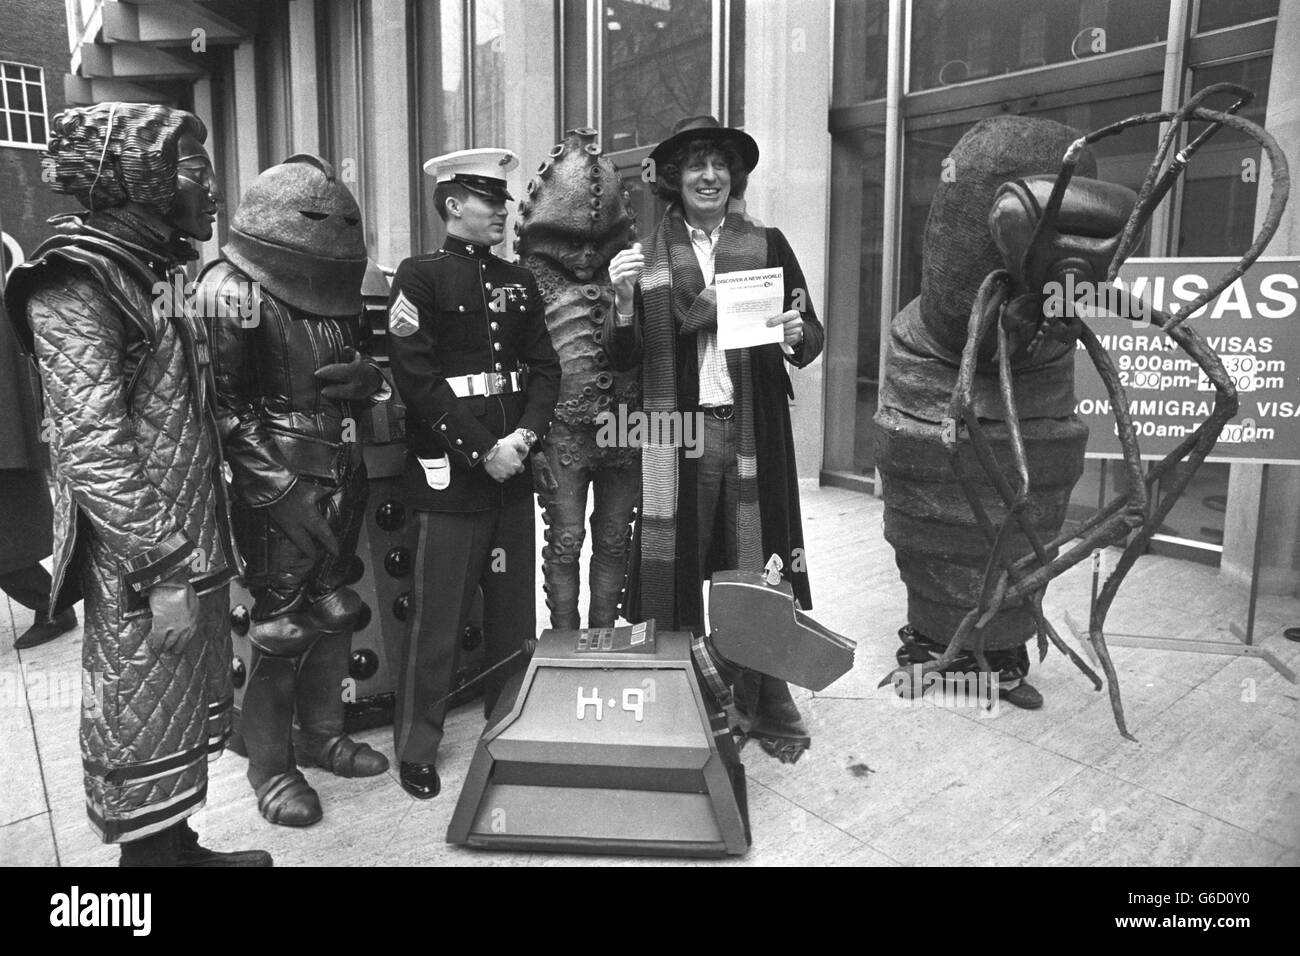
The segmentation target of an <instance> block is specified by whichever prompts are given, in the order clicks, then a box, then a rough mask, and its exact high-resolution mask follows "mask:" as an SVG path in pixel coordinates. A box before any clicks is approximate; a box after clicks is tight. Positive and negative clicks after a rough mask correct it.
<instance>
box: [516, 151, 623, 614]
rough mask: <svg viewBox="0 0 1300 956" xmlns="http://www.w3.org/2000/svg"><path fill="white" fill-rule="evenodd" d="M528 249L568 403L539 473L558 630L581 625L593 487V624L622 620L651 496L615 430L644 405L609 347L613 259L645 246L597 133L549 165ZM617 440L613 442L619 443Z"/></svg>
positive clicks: (531, 187) (531, 210)
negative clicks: (632, 555) (643, 511)
mask: <svg viewBox="0 0 1300 956" xmlns="http://www.w3.org/2000/svg"><path fill="white" fill-rule="evenodd" d="M516 230H517V231H518V232H519V240H518V241H517V243H516V250H517V251H518V252H519V253H520V256H521V259H520V264H521V265H523V266H524V267H525V268H527V269H528V270H529V271H530V272H532V274H533V276H534V277H535V278H536V279H537V284H538V287H539V288H540V289H541V292H542V295H543V297H544V298H545V300H546V326H547V329H548V330H549V331H550V335H551V342H552V344H553V345H554V346H555V351H556V353H557V354H558V355H559V358H560V368H561V379H560V395H559V399H558V401H557V402H556V405H555V423H554V425H553V426H552V428H551V430H550V433H549V434H548V435H547V436H546V441H545V443H544V445H543V454H544V456H545V459H546V463H547V465H549V468H548V469H547V471H548V472H549V475H550V476H553V480H550V479H548V476H547V475H546V474H544V473H543V472H542V470H541V469H538V470H537V477H538V479H539V480H538V482H537V493H538V498H539V500H540V501H541V504H542V507H543V509H544V511H543V519H544V521H545V522H546V532H545V536H546V545H545V547H544V548H543V549H542V561H543V563H542V573H543V576H544V578H545V588H546V604H547V607H549V608H550V609H551V626H552V627H556V628H566V629H573V628H577V627H578V626H579V624H580V617H579V612H578V592H579V587H580V578H581V569H580V566H579V559H580V556H581V553H582V546H583V542H584V541H585V539H586V508H587V494H588V489H591V491H592V493H593V494H594V496H595V502H594V509H593V511H592V516H591V529H592V556H591V573H590V576H589V579H588V589H589V597H590V603H589V605H588V612H587V623H588V625H589V626H591V627H608V626H610V625H612V624H613V623H614V621H615V619H616V618H617V616H618V605H619V601H620V592H621V590H622V588H623V582H624V578H625V576H626V573H627V548H628V540H629V537H630V533H631V523H632V520H633V517H634V513H635V509H636V505H637V501H638V498H639V494H640V453H639V449H638V448H636V447H630V446H629V444H628V443H626V442H619V441H618V440H617V436H616V435H615V434H614V429H612V428H611V427H610V425H609V424H606V423H607V422H608V423H612V422H613V421H615V420H617V419H618V418H619V416H620V415H621V416H622V419H623V420H626V417H627V415H628V413H631V412H633V411H635V410H637V409H638V408H639V407H640V368H639V366H636V367H632V368H630V369H626V370H622V371H616V370H614V369H612V368H611V367H610V362H609V358H608V356H607V355H606V354H605V348H604V343H603V339H604V324H605V321H606V319H607V318H608V316H609V314H610V311H611V310H612V309H613V308H614V295H613V291H612V290H611V288H610V285H609V272H608V267H609V261H610V259H611V258H612V257H613V255H614V254H615V253H616V252H618V251H619V250H620V249H623V248H625V247H626V246H627V244H628V243H629V242H631V241H632V239H634V238H635V233H636V229H635V224H634V221H633V215H632V211H631V203H630V199H629V196H628V193H627V190H626V189H624V188H623V184H622V182H621V181H620V180H619V176H618V172H617V170H616V169H615V168H614V164H613V163H612V162H610V161H609V160H608V159H606V158H604V157H603V156H602V155H601V151H600V146H599V145H598V144H597V142H596V131H595V130H593V129H577V130H570V131H569V132H568V133H567V135H566V136H565V139H564V142H562V143H559V144H557V145H556V146H555V147H554V148H553V149H552V150H551V151H550V155H549V156H548V158H547V159H546V160H544V161H543V162H542V164H541V166H540V168H539V169H538V171H537V175H536V176H535V177H534V178H533V179H532V181H531V182H529V184H528V198H527V199H526V200H525V201H524V202H522V203H520V204H519V222H518V223H517V224H516ZM611 438H613V440H610V439H611Z"/></svg>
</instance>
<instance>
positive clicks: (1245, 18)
mask: <svg viewBox="0 0 1300 956" xmlns="http://www.w3.org/2000/svg"><path fill="white" fill-rule="evenodd" d="M1277 8H1278V0H1201V6H1200V13H1199V15H1198V16H1197V20H1196V32H1198V33H1205V32H1206V31H1208V30H1218V29H1221V28H1223V27H1230V26H1234V25H1236V24H1238V23H1249V22H1250V21H1252V20H1262V19H1263V18H1264V17H1275V16H1277Z"/></svg>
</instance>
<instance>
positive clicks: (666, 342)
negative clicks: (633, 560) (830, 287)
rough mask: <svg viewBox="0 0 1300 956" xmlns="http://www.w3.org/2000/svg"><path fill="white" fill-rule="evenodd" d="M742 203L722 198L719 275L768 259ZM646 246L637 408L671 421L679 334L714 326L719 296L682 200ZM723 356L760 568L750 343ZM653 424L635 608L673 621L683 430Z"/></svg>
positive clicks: (741, 507)
mask: <svg viewBox="0 0 1300 956" xmlns="http://www.w3.org/2000/svg"><path fill="white" fill-rule="evenodd" d="M742 209H743V206H742V204H741V203H739V202H738V201H737V200H734V199H733V200H731V201H730V202H729V203H728V204H727V217H726V219H725V220H724V222H723V225H722V233H721V235H720V236H719V237H718V243H717V246H716V248H715V250H714V252H715V257H714V262H715V266H716V268H715V275H721V274H723V273H725V272H738V271H742V270H748V269H761V268H763V267H764V266H765V265H766V264H767V234H766V232H765V231H764V230H763V229H762V228H760V227H758V226H755V225H754V224H753V223H752V222H750V221H749V220H747V219H746V218H745V216H744V213H743V212H742ZM645 254H646V267H645V271H644V272H643V273H642V276H641V301H642V308H643V316H644V324H643V326H642V330H643V331H642V335H643V341H644V353H643V354H644V358H643V362H642V382H643V383H644V384H643V387H642V395H643V408H644V409H645V411H646V413H647V415H648V416H649V420H650V421H651V422H655V421H676V420H677V419H678V415H677V413H679V412H680V411H681V409H679V408H678V407H677V362H676V356H677V351H676V350H677V343H678V336H679V335H681V334H683V333H685V334H688V335H689V334H690V333H697V332H702V331H713V332H716V331H717V328H718V315H717V299H716V297H715V294H714V290H713V288H712V287H709V288H705V286H704V274H703V273H702V272H701V271H700V264H699V262H698V261H697V260H696V258H695V253H694V251H693V250H692V249H691V242H690V237H689V236H688V235H687V232H686V223H685V220H684V219H683V218H682V211H681V208H680V206H678V205H676V204H674V205H672V206H670V207H669V208H668V211H667V212H666V213H665V214H664V217H663V219H662V220H661V221H660V223H659V227H658V229H656V230H655V233H654V235H653V236H652V237H651V239H650V244H649V247H648V248H647V249H646V253H645ZM691 341H692V345H693V344H694V340H693V339H692V340H691ZM691 351H692V354H691V356H690V359H691V360H694V358H695V355H694V348H692V350H691ZM726 355H727V371H728V372H729V373H730V375H731V381H732V384H733V387H734V388H735V392H736V395H735V399H734V401H735V406H736V428H737V438H738V441H737V449H736V467H737V471H738V472H739V477H740V493H739V503H738V509H737V515H736V538H737V540H736V555H737V567H738V568H740V569H751V570H760V569H761V568H762V567H763V528H762V522H761V520H760V518H759V508H758V458H757V453H756V447H755V442H754V390H753V375H752V368H751V362H750V356H749V350H748V349H732V350H729V351H728V352H727V353H726ZM656 413H659V416H660V417H656ZM649 431H650V432H651V434H650V437H649V440H648V441H647V442H646V443H645V444H644V445H643V446H642V449H641V476H642V503H641V614H642V616H643V617H645V618H649V617H655V618H658V619H659V620H661V621H673V620H675V611H676V609H677V602H676V600H675V598H676V589H675V587H674V584H675V580H676V575H675V572H676V560H677V559H676V551H677V526H676V519H677V498H678V494H677V493H678V465H679V457H678V456H679V453H680V451H681V437H682V429H681V428H680V427H677V428H674V429H673V430H672V433H671V434H664V433H663V432H662V431H660V430H658V429H654V428H651V429H650V430H649ZM694 519H695V516H694V515H689V516H687V520H691V521H693V520H694ZM703 571H704V569H703V568H701V569H700V572H701V573H703ZM688 623H694V622H688Z"/></svg>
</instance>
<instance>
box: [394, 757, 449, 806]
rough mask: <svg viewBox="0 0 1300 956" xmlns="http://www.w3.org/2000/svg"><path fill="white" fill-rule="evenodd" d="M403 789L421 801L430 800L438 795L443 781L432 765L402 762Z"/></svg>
mask: <svg viewBox="0 0 1300 956" xmlns="http://www.w3.org/2000/svg"><path fill="white" fill-rule="evenodd" d="M401 777H402V789H403V790H405V791H406V792H407V793H409V794H410V795H411V796H413V797H416V798H417V799H419V800H428V799H430V798H432V797H436V796H437V795H438V791H439V790H441V789H442V781H441V780H439V779H438V771H437V770H435V769H434V766H433V764H431V763H407V762H406V761H402V772H401Z"/></svg>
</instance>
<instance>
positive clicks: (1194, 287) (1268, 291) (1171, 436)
mask: <svg viewBox="0 0 1300 956" xmlns="http://www.w3.org/2000/svg"><path fill="white" fill-rule="evenodd" d="M1235 261H1236V260H1235V259H1229V258H1206V259H1130V260H1129V261H1128V262H1126V263H1125V264H1124V266H1123V267H1122V268H1121V269H1120V273H1119V276H1118V277H1117V278H1116V279H1115V281H1114V283H1112V284H1111V286H1112V287H1113V288H1117V289H1122V290H1124V291H1126V292H1127V293H1128V294H1129V295H1128V296H1115V295H1112V294H1110V293H1111V292H1112V291H1113V288H1107V287H1101V288H1099V289H1096V290H1093V289H1090V288H1084V287H1080V288H1076V289H1070V290H1066V292H1067V294H1068V295H1070V296H1073V303H1074V305H1073V306H1071V307H1075V308H1077V309H1078V313H1077V314H1079V315H1081V316H1083V317H1084V319H1085V321H1086V322H1087V323H1088V325H1089V326H1090V327H1091V328H1092V330H1093V331H1094V332H1095V333H1096V334H1097V337H1098V339H1099V340H1100V342H1101V344H1102V347H1103V348H1105V349H1106V351H1107V352H1108V353H1110V356H1111V359H1112V361H1113V362H1114V363H1115V368H1116V370H1117V371H1118V374H1119V378H1120V383H1121V384H1122V385H1123V386H1124V390H1125V393H1126V395H1127V401H1128V407H1129V413H1130V415H1131V416H1132V419H1133V424H1134V429H1135V431H1136V432H1137V437H1138V442H1139V445H1140V446H1141V450H1142V457H1143V458H1148V459H1155V458H1162V457H1164V455H1166V454H1167V453H1168V452H1170V451H1172V450H1173V449H1174V448H1175V447H1177V446H1178V445H1179V443H1181V442H1182V440H1183V439H1184V438H1185V437H1187V436H1188V435H1190V434H1191V433H1192V432H1193V431H1194V430H1195V429H1196V428H1197V426H1199V425H1200V424H1201V423H1202V422H1203V421H1204V420H1205V419H1206V418H1208V417H1209V415H1210V412H1211V410H1212V409H1213V406H1214V402H1215V398H1216V390H1215V387H1214V384H1213V382H1212V381H1211V380H1210V377H1209V376H1208V375H1207V374H1206V372H1205V370H1204V369H1202V368H1201V367H1200V365H1199V364H1198V363H1197V362H1196V361H1195V359H1193V358H1192V357H1191V356H1190V355H1189V354H1188V353H1187V352H1186V351H1184V350H1183V349H1182V348H1181V347H1179V345H1178V343H1176V342H1175V341H1174V340H1173V339H1172V338H1170V337H1169V336H1168V335H1166V334H1165V333H1164V332H1162V331H1161V330H1160V329H1159V328H1158V327H1156V326H1155V325H1153V324H1152V323H1151V322H1150V321H1149V320H1148V318H1147V317H1148V316H1149V314H1150V306H1154V307H1155V308H1157V309H1160V310H1162V311H1165V312H1169V313H1179V312H1181V311H1183V310H1184V309H1185V308H1186V307H1187V306H1188V305H1190V304H1191V303H1192V302H1193V301H1195V299H1196V298H1197V296H1198V295H1200V294H1201V293H1202V292H1204V291H1205V290H1206V289H1208V288H1209V287H1210V284H1211V282H1213V281H1215V280H1217V279H1218V277H1219V276H1221V275H1222V274H1223V272H1224V271H1225V270H1226V269H1228V268H1229V267H1230V266H1231V265H1232V263H1233V262H1235ZM1139 300H1140V302H1141V303H1144V305H1131V304H1130V303H1133V302H1135V301H1139ZM1126 305H1127V306H1128V307H1125V306H1126ZM1117 306H1119V307H1117ZM1185 324H1186V325H1189V326H1190V327H1192V328H1194V329H1195V330H1196V331H1197V332H1198V333H1199V334H1200V335H1201V337H1202V338H1203V339H1204V340H1205V342H1206V344H1207V345H1208V346H1209V347H1210V348H1211V349H1213V350H1214V351H1215V353H1217V354H1218V356H1219V357H1220V359H1221V360H1222V361H1223V365H1224V369H1225V371H1226V372H1227V375H1228V378H1229V379H1230V380H1231V381H1232V384H1233V386H1234V387H1235V389H1236V392H1237V398H1238V402H1239V408H1238V411H1237V414H1236V416H1235V417H1234V418H1233V419H1232V420H1231V421H1230V422H1229V423H1228V424H1227V426H1225V428H1224V430H1223V432H1222V434H1221V435H1220V437H1219V442H1218V444H1217V445H1216V446H1215V448H1214V450H1213V452H1212V453H1211V455H1210V457H1209V459H1208V460H1210V461H1216V460H1217V461H1267V462H1300V258H1263V259H1260V260H1258V261H1257V262H1256V263H1255V264H1254V265H1253V266H1252V267H1251V268H1250V269H1249V270H1247V272H1246V273H1245V274H1244V275H1243V276H1241V277H1240V278H1238V279H1237V280H1235V281H1234V282H1233V283H1232V284H1231V285H1229V286H1228V287H1227V288H1226V289H1224V291H1223V292H1222V293H1220V294H1219V295H1218V296H1216V297H1215V298H1214V299H1212V300H1210V301H1209V302H1207V303H1206V304H1205V305H1204V306H1202V307H1201V308H1199V309H1198V310H1197V311H1196V312H1194V313H1193V314H1192V315H1191V316H1190V317H1189V318H1188V319H1187V321H1186V323H1185ZM1075 395H1076V396H1077V398H1076V403H1075V412H1076V414H1078V415H1079V416H1080V417H1081V418H1082V419H1083V420H1084V421H1085V422H1086V423H1087V424H1088V427H1089V432H1090V435H1089V440H1088V457H1090V458H1118V457H1120V456H1121V447H1120V442H1119V437H1118V435H1117V434H1116V427H1115V417H1114V409H1113V408H1112V407H1111V406H1112V401H1111V398H1110V396H1109V394H1108V393H1107V391H1106V387H1105V385H1104V383H1103V382H1102V380H1101V376H1100V375H1099V374H1098V372H1097V370H1096V368H1095V367H1094V366H1093V363H1092V362H1091V361H1090V360H1089V358H1088V355H1087V352H1086V351H1085V350H1084V348H1083V345H1082V343H1077V344H1076V348H1075Z"/></svg>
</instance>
